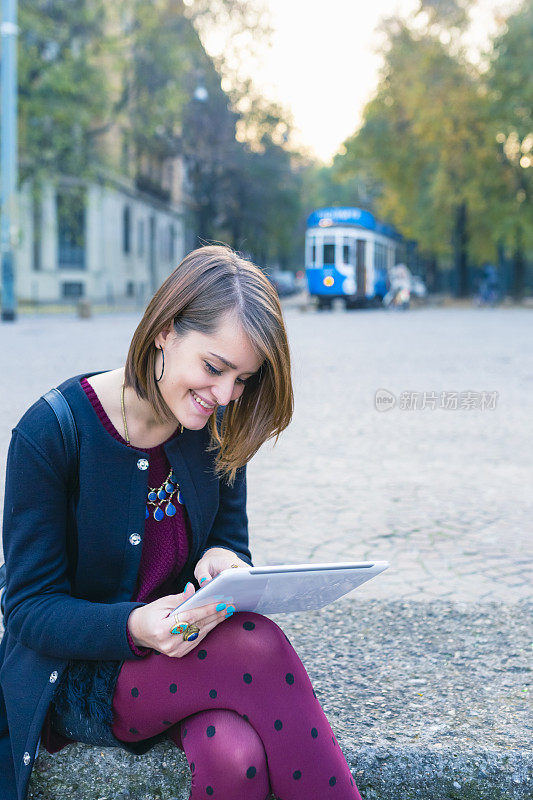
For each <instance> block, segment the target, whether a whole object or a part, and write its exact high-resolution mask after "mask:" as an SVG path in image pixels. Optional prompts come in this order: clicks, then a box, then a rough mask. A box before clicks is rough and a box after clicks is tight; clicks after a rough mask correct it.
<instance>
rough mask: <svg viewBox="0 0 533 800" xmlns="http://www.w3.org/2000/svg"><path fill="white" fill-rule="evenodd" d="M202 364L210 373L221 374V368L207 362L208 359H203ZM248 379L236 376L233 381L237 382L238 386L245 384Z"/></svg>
mask: <svg viewBox="0 0 533 800" xmlns="http://www.w3.org/2000/svg"><path fill="white" fill-rule="evenodd" d="M204 364H205V366H206V369H207V371H208V372H210V373H211V375H222V370H220V369H217V368H216V367H214V366H213V365H212V364H210V363H209V361H204ZM248 380H249V379H248V378H236V379H235V383H238V384H239V386H246V382H247V381H248Z"/></svg>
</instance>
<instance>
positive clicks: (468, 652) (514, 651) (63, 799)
mask: <svg viewBox="0 0 533 800" xmlns="http://www.w3.org/2000/svg"><path fill="white" fill-rule="evenodd" d="M531 610H532V604H530V603H525V602H522V603H519V604H516V605H501V604H496V603H494V604H493V603H490V604H484V605H477V606H475V607H472V606H467V605H461V604H453V603H449V602H445V601H436V602H435V603H432V604H431V605H429V604H424V603H414V602H391V603H386V602H382V601H357V600H345V601H342V602H340V603H337V604H335V605H333V606H331V607H330V608H327V609H325V610H323V611H321V612H317V613H315V614H302V615H291V616H288V615H286V616H278V617H276V622H277V623H278V624H280V625H281V627H283V629H284V631H285V632H286V633H287V635H288V636H289V638H290V639H291V641H292V643H293V645H294V646H295V648H296V650H297V651H298V653H299V654H300V656H301V658H302V660H303V662H304V664H305V666H306V668H307V671H308V672H309V675H310V677H311V680H312V681H313V685H314V687H315V690H316V692H317V695H318V697H319V699H320V701H321V703H322V706H323V708H324V710H325V712H326V714H327V716H328V719H329V721H330V723H331V726H332V728H333V730H334V732H335V734H336V736H337V738H338V741H339V744H340V746H341V748H342V749H343V751H344V754H345V756H346V758H347V760H348V763H349V764H350V767H351V769H352V774H353V776H354V778H355V780H356V782H357V785H358V786H359V789H360V791H361V794H362V795H363V797H364V798H365V800H414V799H415V798H417V799H422V798H423V799H424V800H425V799H426V798H427V800H452V799H453V800H504V799H505V800H526V798H530V797H531V796H532V786H533V783H532V780H531V777H532V765H533V754H532V752H531V749H530V739H531V736H530V734H529V735H528V722H527V720H528V713H529V706H528V684H529V676H530V672H531V668H530V665H529V658H530V652H529V651H530V625H529V621H530V619H531ZM189 787H190V775H189V770H188V767H187V762H186V760H185V758H184V756H183V754H182V753H181V752H179V751H178V750H177V749H176V748H175V747H174V746H173V745H171V744H160V745H158V746H157V747H154V748H153V749H152V750H151V751H150V752H149V753H147V754H145V755H144V756H140V757H136V756H131V755H130V754H128V753H126V752H124V751H121V750H117V749H107V750H106V749H103V750H102V749H98V748H90V747H85V746H83V745H73V746H69V747H67V748H65V750H63V751H62V752H61V753H59V754H57V755H54V756H50V755H48V754H47V753H41V754H40V755H39V758H38V760H37V763H36V766H35V769H34V772H33V776H32V782H31V789H30V797H31V798H33V800H67V798H68V799H69V800H70V798H72V797H76V798H77V800H104V799H105V800H170V798H173V799H175V800H177V799H178V798H179V800H182V798H183V799H184V800H185V799H186V798H188V796H189ZM302 800H306V798H302Z"/></svg>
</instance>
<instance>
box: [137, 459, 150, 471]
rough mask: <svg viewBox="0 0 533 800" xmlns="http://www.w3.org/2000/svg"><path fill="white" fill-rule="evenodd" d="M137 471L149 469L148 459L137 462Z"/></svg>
mask: <svg viewBox="0 0 533 800" xmlns="http://www.w3.org/2000/svg"><path fill="white" fill-rule="evenodd" d="M137 469H148V459H146V458H140V459H139V460H138V461H137Z"/></svg>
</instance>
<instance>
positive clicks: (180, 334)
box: [125, 245, 293, 480]
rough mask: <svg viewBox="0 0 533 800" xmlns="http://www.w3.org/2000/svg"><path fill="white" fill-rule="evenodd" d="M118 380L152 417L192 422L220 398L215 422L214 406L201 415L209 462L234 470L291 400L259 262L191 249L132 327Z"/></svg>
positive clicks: (276, 312) (274, 304)
mask: <svg viewBox="0 0 533 800" xmlns="http://www.w3.org/2000/svg"><path fill="white" fill-rule="evenodd" d="M163 359H166V361H165V366H164V367H163V363H164V362H163ZM202 368H203V374H202V373H201V372H199V370H200V369H202ZM157 376H161V377H160V378H158V377H157ZM210 377H211V380H210V379H209V378H210ZM125 384H126V387H130V388H131V389H132V390H133V392H131V393H130V394H131V397H132V400H133V402H135V400H134V396H136V397H137V398H138V399H139V400H141V401H142V400H144V401H146V410H148V409H150V412H151V416H152V420H153V422H154V424H157V422H158V423H159V424H165V423H168V422H170V423H172V422H173V423H174V424H175V421H176V419H178V420H179V421H180V422H181V423H182V424H183V425H184V426H185V427H190V428H192V429H194V430H197V429H198V428H200V427H203V425H204V424H205V421H206V420H205V418H204V416H203V415H205V414H206V412H209V411H210V409H211V410H214V409H215V408H216V407H217V406H221V407H224V408H225V411H224V414H223V416H222V419H221V425H220V426H217V418H216V414H212V413H208V414H207V417H208V418H210V419H209V424H210V430H211V435H212V445H213V446H214V447H216V448H217V449H218V454H217V457H216V461H215V469H216V470H217V472H218V473H220V474H223V473H225V474H227V475H228V476H229V477H230V480H233V478H234V477H235V474H236V470H237V468H238V467H239V466H242V465H243V464H245V463H247V462H248V461H249V460H250V458H251V457H252V456H253V455H254V454H255V453H256V452H257V450H258V449H259V447H260V446H261V445H262V444H263V443H264V442H265V441H267V439H269V438H272V437H273V436H276V437H277V436H279V434H280V433H281V431H282V430H284V428H286V427H287V425H288V424H289V422H290V419H291V416H292V409H293V395H292V385H291V374H290V355H289V347H288V343H287V336H286V332H285V326H284V324H283V317H282V313H281V307H280V304H279V300H278V297H277V294H276V292H275V290H274V289H273V287H272V285H271V283H270V281H269V280H268V279H267V278H266V276H265V275H264V273H263V272H262V270H260V269H259V267H257V266H255V265H254V264H252V263H251V262H249V261H246V260H245V259H243V258H241V257H240V256H238V255H237V254H236V253H234V252H233V251H232V250H230V249H229V248H227V247H221V246H219V245H216V246H210V247H203V248H200V249H199V250H194V251H193V252H192V253H190V254H189V255H188V256H187V257H186V258H185V259H184V260H183V261H182V263H181V264H180V265H179V267H178V268H177V269H176V270H174V272H173V273H172V274H171V275H170V276H169V277H168V278H167V280H166V281H165V282H164V284H163V285H162V286H161V288H160V289H159V290H158V291H157V292H156V294H155V296H154V297H153V299H152V300H151V302H150V304H149V305H148V308H147V309H146V312H145V314H144V316H143V318H142V320H141V322H140V323H139V326H138V327H137V330H136V331H135V333H134V335H133V339H132V342H131V346H130V350H129V353H128V358H127V361H126V368H125ZM245 386H246V391H244V387H245ZM195 395H196V398H197V399H195ZM201 400H203V404H202V403H201V402H200V401H201ZM139 410H140V409H139ZM193 412H196V416H194V413H193ZM199 414H201V415H202V416H201V417H200V418H198V415H199ZM145 415H146V414H145Z"/></svg>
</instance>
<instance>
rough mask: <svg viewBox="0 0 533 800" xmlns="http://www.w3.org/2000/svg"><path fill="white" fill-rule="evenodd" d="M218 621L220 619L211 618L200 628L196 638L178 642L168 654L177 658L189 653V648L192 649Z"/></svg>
mask: <svg viewBox="0 0 533 800" xmlns="http://www.w3.org/2000/svg"><path fill="white" fill-rule="evenodd" d="M220 622H222V620H221V619H214V620H212V621H211V622H210V623H209V624H207V625H205V626H204V627H203V628H202V629H201V630H200V633H199V634H198V638H197V639H194V640H193V641H192V642H184V641H180V642H178V643H177V645H176V646H175V647H174V648H172V650H171V651H170V652H169V654H168V655H171V656H175V657H177V658H182V657H183V656H186V655H187V653H190V651H191V650H194V648H195V647H197V646H198V645H199V644H200V643H201V642H202V641H203V640H204V639H205V637H206V636H207V634H208V633H209V632H210V631H212V630H213V628H216V626H217V625H218V624H219V623H220Z"/></svg>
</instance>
